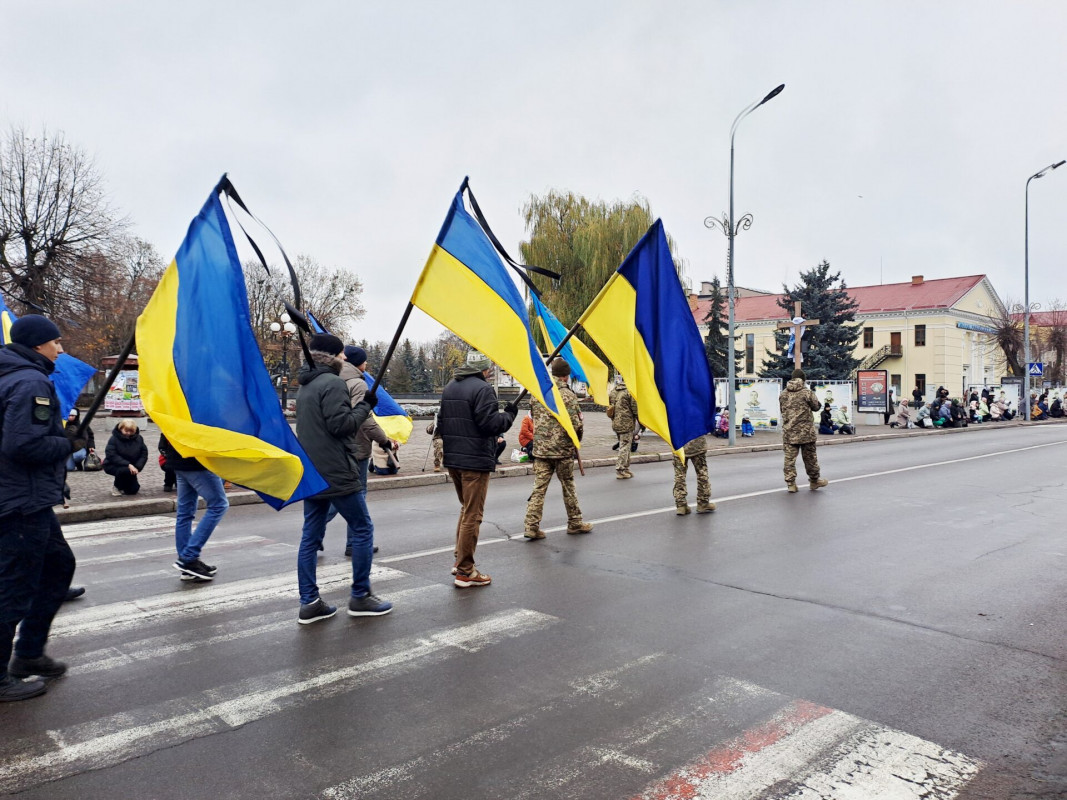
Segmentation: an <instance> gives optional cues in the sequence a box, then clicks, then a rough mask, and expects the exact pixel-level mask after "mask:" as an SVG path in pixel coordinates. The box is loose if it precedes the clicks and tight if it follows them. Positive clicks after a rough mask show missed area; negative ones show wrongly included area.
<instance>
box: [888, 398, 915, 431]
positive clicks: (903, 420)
mask: <svg viewBox="0 0 1067 800" xmlns="http://www.w3.org/2000/svg"><path fill="white" fill-rule="evenodd" d="M889 427H890V428H914V427H915V423H914V422H912V421H911V408H909V407H908V401H907V400H906V399H902V400H901V401H900V405H899V406H897V415H896V416H895V417H893V419H892V420H891V421H890V423H889Z"/></svg>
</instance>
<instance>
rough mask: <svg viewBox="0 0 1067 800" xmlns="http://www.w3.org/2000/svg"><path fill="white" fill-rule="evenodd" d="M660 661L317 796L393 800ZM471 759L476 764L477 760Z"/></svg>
mask: <svg viewBox="0 0 1067 800" xmlns="http://www.w3.org/2000/svg"><path fill="white" fill-rule="evenodd" d="M661 658H663V654H662V653H653V654H652V655H648V656H642V657H641V658H638V659H635V660H633V661H629V662H627V663H625V664H621V665H619V666H617V667H612V668H610V669H607V670H602V671H599V672H594V673H593V674H591V675H586V676H585V677H583V678H579V679H577V680H574V681H572V682H571V683H570V684H569V691H567V692H564V694H563V695H561V696H560V697H556V698H554V699H552V700H551V701H549V702H548V703H545V704H544V705H541V706H540V707H538V708H535V709H533V710H531V711H528V712H525V713H522V714H519V715H517V716H515V717H511V718H510V719H508V720H505V721H504V722H501V723H499V724H497V725H493V726H492V727H490V728H486V729H484V730H480V731H477V732H476V733H474V734H472V735H470V736H468V737H466V738H464V739H461V740H460V741H458V742H453V743H451V744H448V745H446V746H444V747H440V748H437V749H435V750H433V751H432V752H430V753H428V754H427V755H421V756H418V757H416V758H413V759H410V760H409V761H405V762H404V763H402V764H397V765H394V766H391V767H386V768H385V769H381V770H378V771H376V772H372V773H370V774H367V775H361V776H359V777H356V778H352V779H350V780H347V781H345V782H344V783H341V784H339V785H337V786H331V787H330V788H328V789H325V790H324V791H323V792H322V793H321V794H320V795H319V796H320V797H322V798H323V799H324V800H356V798H363V797H368V796H370V795H372V794H374V793H378V792H383V793H385V794H386V795H388V796H390V797H392V796H394V795H395V794H396V788H397V787H398V786H399V784H401V783H403V782H407V781H414V780H418V779H419V775H420V772H425V771H426V770H429V769H433V768H435V767H437V766H439V765H441V764H445V763H452V762H468V761H469V759H468V756H469V755H471V754H469V753H468V752H467V751H472V750H475V749H476V748H479V747H484V746H486V745H492V744H499V743H501V742H505V741H507V740H508V738H509V737H511V736H512V735H515V734H518V733H520V732H521V731H522V729H523V728H524V727H525V726H527V725H528V724H529V723H531V722H533V721H534V720H535V719H536V718H538V717H542V716H545V715H546V714H551V713H553V712H557V711H560V710H566V709H568V708H571V707H572V706H573V705H574V704H575V703H577V702H581V701H582V700H587V699H589V698H593V699H597V698H599V697H600V696H601V694H602V693H603V692H604V691H605V690H607V689H608V688H616V687H618V686H619V681H620V678H622V677H623V676H624V675H626V674H628V673H630V672H632V671H635V670H637V669H640V668H642V667H645V666H648V665H650V664H652V663H654V662H656V661H657V660H659V659H661ZM591 690H592V691H591ZM471 757H473V758H475V760H476V756H471Z"/></svg>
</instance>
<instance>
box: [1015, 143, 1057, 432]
mask: <svg viewBox="0 0 1067 800" xmlns="http://www.w3.org/2000/svg"><path fill="white" fill-rule="evenodd" d="M1064 164H1067V161H1057V162H1056V163H1055V164H1049V165H1048V166H1047V167H1045V168H1044V169H1043V170H1041V171H1040V172H1035V173H1034V174H1033V175H1031V176H1030V177H1029V178H1027V179H1026V231H1025V234H1024V243H1023V353H1024V355H1023V372H1024V373H1025V374H1026V377H1025V379H1024V380H1023V386H1024V389H1023V398H1022V402H1023V403H1025V407H1026V419H1030V408H1031V406H1030V181H1032V180H1034V179H1035V178H1043V177H1045V173H1046V172H1049V171H1050V170H1054V169H1058V168H1059V167H1062V166H1063V165H1064Z"/></svg>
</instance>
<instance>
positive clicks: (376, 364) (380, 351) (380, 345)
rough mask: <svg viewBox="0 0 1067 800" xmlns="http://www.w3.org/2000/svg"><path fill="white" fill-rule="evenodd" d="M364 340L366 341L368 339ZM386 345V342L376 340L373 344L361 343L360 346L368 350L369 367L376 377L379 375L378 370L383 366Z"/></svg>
mask: <svg viewBox="0 0 1067 800" xmlns="http://www.w3.org/2000/svg"><path fill="white" fill-rule="evenodd" d="M363 341H364V342H366V339H364V340H363ZM386 346H387V345H386V343H385V342H375V343H374V344H372V345H367V344H360V347H362V348H363V349H364V350H366V351H367V369H368V371H369V372H370V374H371V375H373V376H375V377H378V371H379V370H380V369H381V368H382V359H383V358H384V357H385V348H386Z"/></svg>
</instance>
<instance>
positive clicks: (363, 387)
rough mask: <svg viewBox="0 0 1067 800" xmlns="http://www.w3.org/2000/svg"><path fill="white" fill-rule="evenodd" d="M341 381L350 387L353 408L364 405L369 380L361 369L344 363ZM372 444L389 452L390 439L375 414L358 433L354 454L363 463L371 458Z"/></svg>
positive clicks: (342, 364) (350, 363)
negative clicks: (359, 404)
mask: <svg viewBox="0 0 1067 800" xmlns="http://www.w3.org/2000/svg"><path fill="white" fill-rule="evenodd" d="M341 380H343V381H344V382H345V385H346V386H347V387H348V397H349V399H350V400H351V401H352V406H353V407H355V406H356V404H357V403H362V402H363V398H364V397H366V395H367V379H366V377H365V376H364V375H363V373H362V372H361V371H360V369H359V367H357V366H356V365H355V364H353V363H352V362H350V361H342V362H341ZM371 442H377V443H378V444H379V445H381V447H382V449H383V450H388V449H389V447H390V445H389V437H388V436H386V435H385V431H383V430H382V426H381V425H379V424H378V420H376V419H375V418H374V415H373V414H371V415H370V416H368V417H367V419H366V420H365V421H364V422H363V424H362V425H360V426H359V431H358V432H357V433H356V442H355V451H354V452H355V454H356V458H357V459H359V460H360V461H362V460H363V459H365V458H370V456H371Z"/></svg>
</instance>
